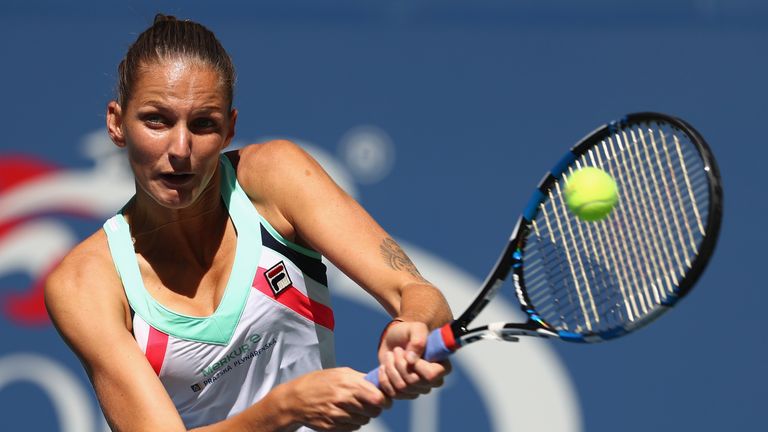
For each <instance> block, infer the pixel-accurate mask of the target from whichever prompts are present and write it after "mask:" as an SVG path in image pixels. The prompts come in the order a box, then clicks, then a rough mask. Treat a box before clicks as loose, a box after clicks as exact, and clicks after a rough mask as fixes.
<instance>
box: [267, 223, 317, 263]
mask: <svg viewBox="0 0 768 432" xmlns="http://www.w3.org/2000/svg"><path fill="white" fill-rule="evenodd" d="M259 220H260V221H261V224H262V225H264V228H266V229H267V231H269V233H270V234H272V237H274V238H275V240H277V241H279V242H280V243H282V244H284V245H286V246H288V247H289V248H291V249H293V250H295V251H296V252H299V253H302V254H304V255H306V256H308V257H310V258H314V259H318V260H319V259H322V258H323V256H322V255H320V253H319V252H317V251H315V250H312V249H308V248H305V247H304V246H301V245H298V244H296V243H294V242H292V241H290V240H288V239H286V238H285V237H283V236H282V235H280V233H279V232H277V230H276V229H275V228H274V227H273V226H272V225H271V224H270V223H269V221H267V220H266V219H264V217H263V216H262V215H259Z"/></svg>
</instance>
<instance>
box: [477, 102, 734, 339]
mask: <svg viewBox="0 0 768 432" xmlns="http://www.w3.org/2000/svg"><path fill="white" fill-rule="evenodd" d="M585 166H595V167H598V168H601V169H603V170H605V171H607V172H608V173H609V174H611V176H612V177H613V178H614V179H615V180H616V183H617V185H618V189H619V202H618V204H617V205H616V207H615V208H614V209H613V211H612V212H611V213H610V214H609V215H608V216H607V217H606V218H605V219H602V220H600V221H596V222H586V221H582V220H580V219H579V218H577V217H576V216H575V215H573V214H572V213H571V212H570V211H569V210H568V209H567V206H566V204H565V201H564V197H563V192H564V187H565V185H566V183H567V181H568V180H567V178H568V175H570V174H571V173H572V172H573V171H575V170H577V169H580V168H583V167H585ZM722 200H723V197H722V186H721V179H720V174H719V170H718V167H717V164H716V162H715V158H714V156H713V155H712V152H711V150H710V148H709V146H708V145H707V143H706V142H705V141H704V139H703V138H702V137H701V135H700V134H699V133H698V132H697V131H696V130H695V129H694V128H693V127H691V126H690V125H689V124H688V123H686V122H684V121H683V120H681V119H678V118H675V117H672V116H669V115H665V114H660V113H653V112H644V113H636V114H630V115H627V116H626V117H624V118H623V119H621V120H619V121H616V122H612V123H609V124H607V125H604V126H602V127H600V128H598V129H596V130H595V131H593V132H592V133H590V134H589V135H587V136H586V137H585V138H584V139H582V140H581V141H580V142H579V143H578V144H576V145H575V146H574V147H573V148H571V150H570V151H569V152H568V153H566V155H565V156H563V158H562V159H561V160H560V161H559V162H558V163H557V164H556V165H555V166H554V168H553V169H552V170H551V171H550V172H549V173H547V174H546V175H545V176H544V178H543V179H542V180H541V182H540V183H539V186H538V187H537V189H536V191H535V192H534V194H533V196H532V197H531V199H530V201H529V202H528V205H527V206H526V208H525V211H524V213H523V215H522V216H521V218H520V220H519V221H518V224H517V226H516V228H515V230H514V232H513V236H512V239H511V241H510V243H509V246H508V247H507V251H505V254H504V255H506V256H507V258H504V256H502V258H501V259H500V262H499V264H497V267H498V266H499V265H502V266H508V268H510V269H511V271H512V272H513V275H512V278H513V283H514V285H515V293H516V295H517V297H518V300H519V301H520V304H521V307H522V309H523V311H525V312H526V313H527V314H528V316H529V318H530V321H529V323H528V324H527V325H528V326H531V325H532V324H533V325H535V326H536V327H538V328H540V329H542V330H545V333H547V334H556V335H557V336H559V337H560V338H561V339H563V340H566V341H573V342H600V341H604V340H608V339H613V338H616V337H619V336H622V335H625V334H627V333H629V332H631V331H634V330H636V329H638V328H640V327H642V326H644V325H646V324H648V323H649V322H651V321H653V320H654V319H656V318H657V317H658V316H660V315H661V314H662V313H663V312H665V311H666V310H668V309H669V308H671V307H672V306H674V305H675V304H676V303H677V302H678V301H679V300H680V299H681V298H683V297H685V295H687V294H688V292H690V291H691V289H692V287H693V286H694V284H695V282H696V280H697V279H698V278H699V276H700V275H701V273H702V272H703V270H704V268H705V267H706V265H707V262H708V261H709V258H710V257H711V255H712V252H713V251H714V248H715V244H716V242H717V237H718V233H719V229H720V222H721V219H722ZM493 278H494V277H493V276H490V277H489V280H490V279H493ZM510 326H511V327H514V326H513V325H510ZM540 333H541V332H540Z"/></svg>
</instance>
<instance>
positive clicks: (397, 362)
mask: <svg viewBox="0 0 768 432" xmlns="http://www.w3.org/2000/svg"><path fill="white" fill-rule="evenodd" d="M388 354H390V355H391V356H392V361H391V362H389V361H388V362H387V363H388V364H387V366H386V373H387V377H388V378H389V381H390V382H391V383H392V387H394V389H395V394H397V393H400V392H402V391H403V390H404V389H405V388H406V387H407V386H408V383H406V382H405V380H404V379H403V377H402V376H401V374H400V371H399V369H400V368H401V367H402V364H403V363H406V364H407V361H406V360H405V358H404V351H403V349H402V348H400V347H395V349H394V350H393V351H392V352H391V353H388ZM388 360H389V359H388ZM391 396H394V394H393V395H391Z"/></svg>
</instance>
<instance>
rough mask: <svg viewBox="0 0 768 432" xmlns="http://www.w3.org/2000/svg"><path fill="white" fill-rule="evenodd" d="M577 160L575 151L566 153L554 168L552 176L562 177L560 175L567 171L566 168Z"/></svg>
mask: <svg viewBox="0 0 768 432" xmlns="http://www.w3.org/2000/svg"><path fill="white" fill-rule="evenodd" d="M575 160H576V155H575V154H573V152H568V153H566V154H565V155H564V156H563V157H562V158H561V159H560V162H558V163H557V165H555V166H554V168H552V171H550V172H551V173H552V176H553V177H555V178H560V175H561V174H562V173H563V172H565V169H566V168H568V166H570V165H571V163H573V161H575Z"/></svg>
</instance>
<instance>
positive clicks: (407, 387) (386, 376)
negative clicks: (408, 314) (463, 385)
mask: <svg viewBox="0 0 768 432" xmlns="http://www.w3.org/2000/svg"><path fill="white" fill-rule="evenodd" d="M428 335H429V329H428V328H427V325H426V324H424V323H422V322H408V321H393V322H392V323H390V324H389V325H388V326H387V328H386V329H385V330H384V334H383V335H382V339H381V344H380V346H379V363H380V364H381V367H380V368H379V387H380V388H381V390H382V391H383V392H384V394H386V395H387V396H389V397H392V398H395V399H415V398H416V397H418V396H419V395H421V394H426V393H429V392H430V390H432V389H433V388H435V387H440V386H441V385H443V377H444V376H445V375H447V374H448V373H450V371H451V364H450V362H449V361H447V360H443V361H440V362H429V361H427V360H424V359H423V358H421V356H422V354H423V353H424V348H425V347H426V344H427V336H428Z"/></svg>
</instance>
